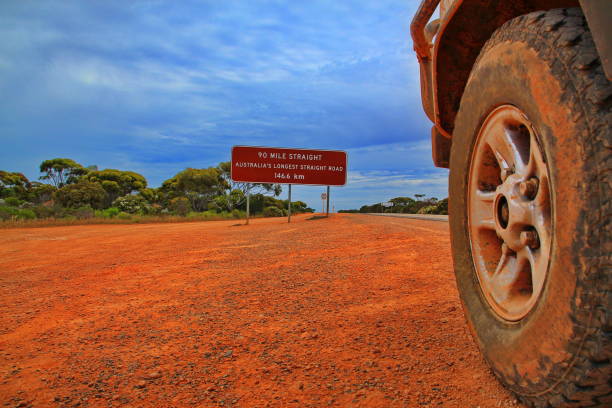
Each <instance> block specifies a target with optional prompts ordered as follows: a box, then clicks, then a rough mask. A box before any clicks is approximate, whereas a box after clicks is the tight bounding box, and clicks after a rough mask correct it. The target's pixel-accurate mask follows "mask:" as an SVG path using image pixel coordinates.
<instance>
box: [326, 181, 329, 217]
mask: <svg viewBox="0 0 612 408" xmlns="http://www.w3.org/2000/svg"><path fill="white" fill-rule="evenodd" d="M326 209H327V215H326V216H327V217H329V186H327V207H326Z"/></svg>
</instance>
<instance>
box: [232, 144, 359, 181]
mask: <svg viewBox="0 0 612 408" xmlns="http://www.w3.org/2000/svg"><path fill="white" fill-rule="evenodd" d="M346 161H347V154H346V152H343V151H339V150H308V149H284V148H277V147H257V146H234V147H233V148H232V180H234V181H240V182H246V183H279V184H310V185H324V186H343V185H345V184H346Z"/></svg>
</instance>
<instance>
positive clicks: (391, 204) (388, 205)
mask: <svg viewBox="0 0 612 408" xmlns="http://www.w3.org/2000/svg"><path fill="white" fill-rule="evenodd" d="M382 205H383V207H393V201H387V202H386V203H382Z"/></svg>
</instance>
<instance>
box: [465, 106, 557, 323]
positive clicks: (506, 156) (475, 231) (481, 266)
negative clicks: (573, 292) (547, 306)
mask: <svg viewBox="0 0 612 408" xmlns="http://www.w3.org/2000/svg"><path fill="white" fill-rule="evenodd" d="M468 200H469V204H468V222H469V232H470V243H471V249H472V258H473V260H474V267H475V269H476V273H477V276H478V281H479V283H480V286H481V289H482V292H483V294H484V297H485V299H486V300H487V302H488V303H489V305H490V306H491V308H492V309H493V311H494V312H495V313H496V314H497V315H498V316H499V317H501V318H502V319H505V320H509V321H518V320H520V319H522V318H523V317H525V316H526V315H527V314H528V313H529V311H530V310H531V309H532V308H533V306H534V305H535V304H536V302H537V301H538V299H539V297H540V295H541V293H542V289H543V287H544V282H545V280H546V275H547V273H548V261H549V258H550V244H551V239H552V235H551V203H550V187H549V178H548V169H547V166H546V162H545V160H544V156H543V154H542V152H541V150H540V146H539V143H538V140H537V135H536V133H535V131H534V128H533V126H532V124H531V122H530V121H529V120H528V119H527V117H526V116H525V115H524V114H523V113H522V112H521V111H520V110H519V109H518V108H516V107H514V106H510V105H504V106H501V107H498V108H496V109H495V110H493V112H491V113H490V114H489V116H488V117H487V119H486V120H485V122H484V123H483V125H482V127H481V129H480V131H479V134H478V136H477V139H476V145H475V147H474V151H473V154H472V159H471V163H470V174H469V192H468Z"/></svg>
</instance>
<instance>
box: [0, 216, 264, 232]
mask: <svg viewBox="0 0 612 408" xmlns="http://www.w3.org/2000/svg"><path fill="white" fill-rule="evenodd" d="M257 217H259V216H257ZM251 218H256V217H254V216H251ZM231 219H236V218H234V217H228V216H223V215H219V216H210V215H207V216H193V217H181V216H177V215H165V216H156V215H143V216H133V217H130V218H127V219H125V218H117V217H115V218H103V217H92V218H81V219H75V218H44V219H35V220H9V221H0V229H2V228H44V227H59V226H66V225H95V224H152V223H166V222H201V221H221V220H231Z"/></svg>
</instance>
